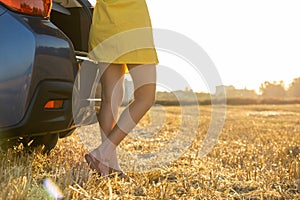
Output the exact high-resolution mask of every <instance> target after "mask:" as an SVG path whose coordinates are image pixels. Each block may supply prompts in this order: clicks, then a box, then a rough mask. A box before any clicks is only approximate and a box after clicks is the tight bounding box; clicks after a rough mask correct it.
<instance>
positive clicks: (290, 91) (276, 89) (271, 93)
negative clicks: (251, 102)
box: [259, 77, 300, 98]
mask: <svg viewBox="0 0 300 200" xmlns="http://www.w3.org/2000/svg"><path fill="white" fill-rule="evenodd" d="M259 91H260V92H261V96H262V97H265V98H285V97H290V98H300V77H299V78H295V79H294V80H293V82H292V83H291V84H290V85H289V86H288V88H285V85H284V82H283V81H274V82H269V81H266V82H264V83H262V84H261V86H260V88H259Z"/></svg>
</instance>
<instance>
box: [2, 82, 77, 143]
mask: <svg viewBox="0 0 300 200" xmlns="http://www.w3.org/2000/svg"><path fill="white" fill-rule="evenodd" d="M72 91H73V83H72V82H64V81H56V80H55V81H54V80H47V81H43V82H41V83H40V84H39V85H38V87H37V89H36V91H35V93H34V95H33V98H32V101H31V103H30V105H29V107H28V110H27V112H26V115H25V116H24V118H23V119H22V121H21V122H20V123H18V124H17V125H14V126H10V127H5V128H0V139H12V138H18V137H27V136H38V135H45V134H49V133H50V134H51V133H62V134H64V135H62V136H65V134H66V133H67V132H71V131H72V130H74V129H75V126H73V117H72ZM55 99H63V100H64V105H63V108H61V109H53V110H49V109H44V105H45V104H46V103H47V102H48V101H49V100H55Z"/></svg>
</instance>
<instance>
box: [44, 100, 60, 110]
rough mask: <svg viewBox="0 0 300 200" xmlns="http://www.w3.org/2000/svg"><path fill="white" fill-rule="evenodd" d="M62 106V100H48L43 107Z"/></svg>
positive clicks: (55, 107) (57, 107) (56, 107)
mask: <svg viewBox="0 0 300 200" xmlns="http://www.w3.org/2000/svg"><path fill="white" fill-rule="evenodd" d="M63 106H64V100H50V101H48V102H47V103H46V104H45V106H44V108H45V109H62V108H63Z"/></svg>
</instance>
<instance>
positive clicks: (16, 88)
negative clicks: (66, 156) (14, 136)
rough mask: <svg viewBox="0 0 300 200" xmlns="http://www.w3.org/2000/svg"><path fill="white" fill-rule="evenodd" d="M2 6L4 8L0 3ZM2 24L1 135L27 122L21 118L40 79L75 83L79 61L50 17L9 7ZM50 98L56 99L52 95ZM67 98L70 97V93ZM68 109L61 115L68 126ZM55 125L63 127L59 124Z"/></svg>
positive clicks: (0, 57)
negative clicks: (21, 12) (34, 15)
mask: <svg viewBox="0 0 300 200" xmlns="http://www.w3.org/2000/svg"><path fill="white" fill-rule="evenodd" d="M0 8H1V10H4V9H5V8H4V7H1V5H0ZM0 26H1V27H5V28H3V29H1V31H0V43H1V45H0V110H1V115H0V132H1V135H2V132H4V131H5V130H7V129H14V127H19V126H20V124H24V122H22V120H23V121H24V120H25V114H26V112H31V111H30V108H29V107H30V106H31V104H32V101H33V99H34V95H35V94H36V91H37V88H38V86H39V84H40V83H41V82H43V81H46V80H50V81H53V82H68V83H73V82H74V79H75V76H76V73H77V70H78V64H77V62H76V57H75V52H74V48H73V45H72V43H71V41H70V40H69V38H67V37H66V35H65V34H64V33H62V31H60V29H58V28H57V27H56V26H55V25H53V24H52V23H51V22H50V21H49V20H48V19H43V18H39V17H32V16H26V15H22V14H19V13H14V12H12V11H9V10H7V11H6V12H5V14H3V15H1V16H0ZM62 91H63V90H62ZM69 91H70V92H72V88H69ZM70 92H68V93H70ZM49 98H52V99H53V97H49ZM64 98H65V97H64ZM68 98H69V99H71V95H69V96H68ZM48 100H50V99H48ZM48 100H46V99H45V100H44V101H45V102H42V103H43V104H46V102H47V101H48ZM41 105H42V104H41ZM42 106H43V105H42ZM39 109H42V108H39ZM68 112H69V113H66V114H62V113H60V114H62V115H61V116H62V118H64V117H65V116H64V115H68V119H66V121H68V122H67V123H68V126H69V123H70V119H71V118H72V116H71V115H70V113H72V111H71V110H68ZM45 114H46V113H45ZM25 121H26V120H25ZM68 126H65V127H64V128H67V127H68ZM53 128H54V129H57V130H60V129H63V127H58V126H56V127H53ZM53 128H51V127H49V130H48V131H52V129H53ZM20 130H21V129H20ZM45 130H46V129H45ZM45 130H44V131H45ZM40 131H41V132H43V130H40ZM22 132H24V133H25V132H38V130H34V129H32V130H26V129H23V131H22ZM1 135H0V137H1Z"/></svg>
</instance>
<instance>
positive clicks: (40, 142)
mask: <svg viewBox="0 0 300 200" xmlns="http://www.w3.org/2000/svg"><path fill="white" fill-rule="evenodd" d="M58 137H59V134H48V135H43V136H36V137H32V138H31V140H30V141H32V142H31V143H30V144H29V145H28V144H27V145H26V144H23V145H24V146H26V147H28V148H29V149H33V148H36V147H42V151H41V153H42V154H49V153H50V151H51V150H52V149H53V148H54V147H55V146H56V144H57V141H58Z"/></svg>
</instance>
